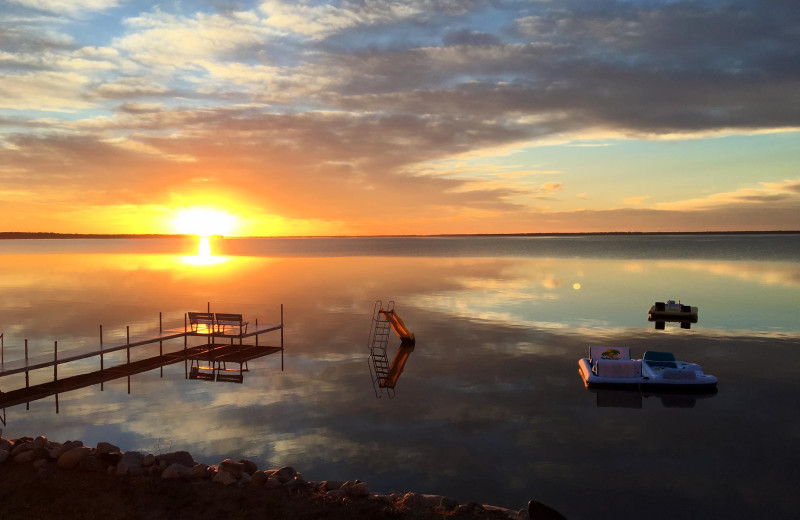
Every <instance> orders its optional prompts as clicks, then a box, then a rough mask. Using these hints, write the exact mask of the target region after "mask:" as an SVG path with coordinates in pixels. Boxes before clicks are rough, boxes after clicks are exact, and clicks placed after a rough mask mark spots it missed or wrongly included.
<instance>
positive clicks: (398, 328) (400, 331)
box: [381, 309, 415, 345]
mask: <svg viewBox="0 0 800 520" xmlns="http://www.w3.org/2000/svg"><path fill="white" fill-rule="evenodd" d="M381 314H383V317H384V318H386V321H388V322H389V324H390V325H391V326H392V330H394V331H395V333H397V335H398V336H400V344H401V345H413V344H414V343H415V340H414V333H413V332H409V331H408V329H407V328H406V324H405V323H403V320H401V319H400V316H398V315H397V314H395V312H394V310H391V311H385V310H383V309H381Z"/></svg>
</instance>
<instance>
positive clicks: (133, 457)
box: [117, 451, 144, 476]
mask: <svg viewBox="0 0 800 520" xmlns="http://www.w3.org/2000/svg"><path fill="white" fill-rule="evenodd" d="M143 460H144V455H143V454H142V453H141V452H138V451H126V452H125V453H123V454H122V458H120V460H119V462H118V463H117V475H119V476H125V475H128V474H129V473H130V472H131V470H138V469H140V468H142V461H143ZM134 473H136V472H135V471H134Z"/></svg>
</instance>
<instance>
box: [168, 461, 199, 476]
mask: <svg viewBox="0 0 800 520" xmlns="http://www.w3.org/2000/svg"><path fill="white" fill-rule="evenodd" d="M191 476H192V468H190V467H188V466H184V465H183V464H180V463H178V462H176V463H175V464H170V465H169V466H167V469H165V470H164V472H163V473H161V478H190V477H191Z"/></svg>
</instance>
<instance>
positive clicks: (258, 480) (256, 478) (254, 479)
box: [250, 471, 269, 486]
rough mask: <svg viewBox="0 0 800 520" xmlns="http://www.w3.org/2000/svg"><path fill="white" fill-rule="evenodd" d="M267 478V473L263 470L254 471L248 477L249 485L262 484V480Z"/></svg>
mask: <svg viewBox="0 0 800 520" xmlns="http://www.w3.org/2000/svg"><path fill="white" fill-rule="evenodd" d="M268 479H269V477H268V476H267V474H266V473H265V472H263V471H256V472H255V473H253V475H252V476H251V477H250V485H251V486H263V485H264V482H266V481H267V480H268Z"/></svg>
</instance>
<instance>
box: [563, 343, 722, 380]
mask: <svg viewBox="0 0 800 520" xmlns="http://www.w3.org/2000/svg"><path fill="white" fill-rule="evenodd" d="M593 348H598V347H593ZM602 348H603V349H605V348H606V347H602ZM622 349H623V348H622V347H617V349H615V350H614V351H615V352H618V351H619V350H622ZM624 352H626V353H627V348H625V349H624ZM623 357H625V356H623ZM646 357H647V356H645V359H629V358H627V359H604V358H600V357H599V356H598V357H597V358H595V359H590V358H581V359H580V360H579V361H578V371H579V372H580V374H581V378H582V379H583V382H584V384H585V385H586V387H587V388H590V387H594V388H602V387H607V388H611V387H614V388H621V387H631V386H646V387H648V388H652V389H655V388H658V389H659V390H662V389H663V390H669V389H675V390H680V391H687V390H692V391H694V390H700V391H702V390H710V389H713V388H716V386H717V378H716V377H714V376H712V375H710V374H706V373H704V372H703V369H702V367H700V365H698V364H696V363H687V362H685V361H654V360H648V359H646Z"/></svg>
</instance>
